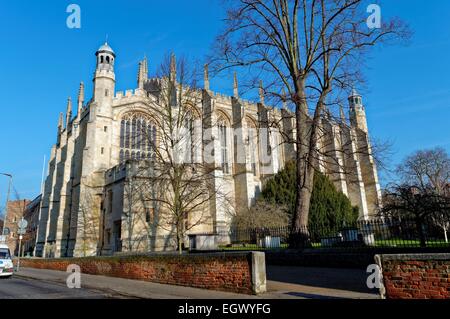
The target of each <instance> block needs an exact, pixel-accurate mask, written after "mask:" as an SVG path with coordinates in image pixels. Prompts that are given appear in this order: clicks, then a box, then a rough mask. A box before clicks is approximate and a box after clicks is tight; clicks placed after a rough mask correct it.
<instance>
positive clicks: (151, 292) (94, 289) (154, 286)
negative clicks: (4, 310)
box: [0, 266, 379, 299]
mask: <svg viewBox="0 0 450 319" xmlns="http://www.w3.org/2000/svg"><path fill="white" fill-rule="evenodd" d="M67 276H68V274H67V273H66V272H61V271H54V270H44V269H33V268H21V270H20V272H18V273H16V274H15V275H14V276H13V277H12V278H10V279H0V299H2V298H24V299H40V298H44V299H45V298H52V299H53V298H77V299H78V298H81V299H82V298H89V299H99V298H100V299H105V298H146V299H261V298H262V299H377V298H379V297H378V294H377V292H376V291H370V290H369V289H368V288H367V287H366V286H365V283H366V278H367V274H366V273H365V272H364V271H363V270H358V269H356V270H355V269H333V268H312V267H287V266H268V267H267V288H268V291H267V293H265V294H262V295H260V296H251V295H244V294H236V293H230V292H222V291H215V290H214V291H213V290H205V289H199V288H192V287H183V286H174V285H165V284H158V283H152V282H145V281H138V280H130V279H123V278H113V277H106V276H95V275H86V274H82V275H81V289H69V288H67V285H66V279H67Z"/></svg>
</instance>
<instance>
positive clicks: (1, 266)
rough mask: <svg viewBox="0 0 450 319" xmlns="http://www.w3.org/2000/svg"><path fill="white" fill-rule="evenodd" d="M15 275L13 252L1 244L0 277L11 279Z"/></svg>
mask: <svg viewBox="0 0 450 319" xmlns="http://www.w3.org/2000/svg"><path fill="white" fill-rule="evenodd" d="M13 274H14V265H13V261H12V257H11V252H10V251H9V248H8V246H7V245H5V244H0V277H6V278H9V277H11V276H12V275H13Z"/></svg>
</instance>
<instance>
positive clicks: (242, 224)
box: [233, 200, 289, 229]
mask: <svg viewBox="0 0 450 319" xmlns="http://www.w3.org/2000/svg"><path fill="white" fill-rule="evenodd" d="M233 224H234V226H235V227H236V228H237V229H253V228H271V227H285V226H288V225H289V209H288V208H287V207H285V206H284V205H275V204H272V203H268V202H266V201H264V200H258V201H257V202H256V203H255V205H253V206H252V207H250V208H247V207H245V208H242V209H241V210H239V211H238V212H237V214H236V216H235V218H234V220H233Z"/></svg>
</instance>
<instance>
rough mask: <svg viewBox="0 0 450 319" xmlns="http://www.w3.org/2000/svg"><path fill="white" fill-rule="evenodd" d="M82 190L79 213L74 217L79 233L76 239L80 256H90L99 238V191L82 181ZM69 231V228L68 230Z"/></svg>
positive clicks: (95, 249)
mask: <svg viewBox="0 0 450 319" xmlns="http://www.w3.org/2000/svg"><path fill="white" fill-rule="evenodd" d="M83 186H84V192H83V193H82V196H81V198H80V214H78V216H77V218H76V229H77V232H78V234H81V236H79V238H78V239H77V240H80V241H81V246H80V248H81V253H82V256H84V257H86V256H91V255H92V253H93V252H95V251H97V244H98V243H99V239H100V220H101V218H100V217H101V211H100V209H99V207H100V206H101V205H100V202H101V200H102V198H101V196H100V195H101V191H99V189H98V188H96V187H94V186H92V185H89V184H87V183H86V182H83ZM68 231H69V230H68Z"/></svg>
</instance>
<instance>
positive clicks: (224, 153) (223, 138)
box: [217, 117, 230, 174]
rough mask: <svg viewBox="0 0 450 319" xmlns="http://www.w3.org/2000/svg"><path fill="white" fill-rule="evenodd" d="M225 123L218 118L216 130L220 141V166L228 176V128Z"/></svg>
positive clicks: (222, 119)
mask: <svg viewBox="0 0 450 319" xmlns="http://www.w3.org/2000/svg"><path fill="white" fill-rule="evenodd" d="M227 124H228V123H227V121H226V120H225V119H224V118H222V117H220V118H219V120H218V122H217V128H218V130H219V141H220V164H221V166H222V171H223V173H224V174H230V162H229V147H228V145H229V137H228V134H229V128H228V125H227Z"/></svg>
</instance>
